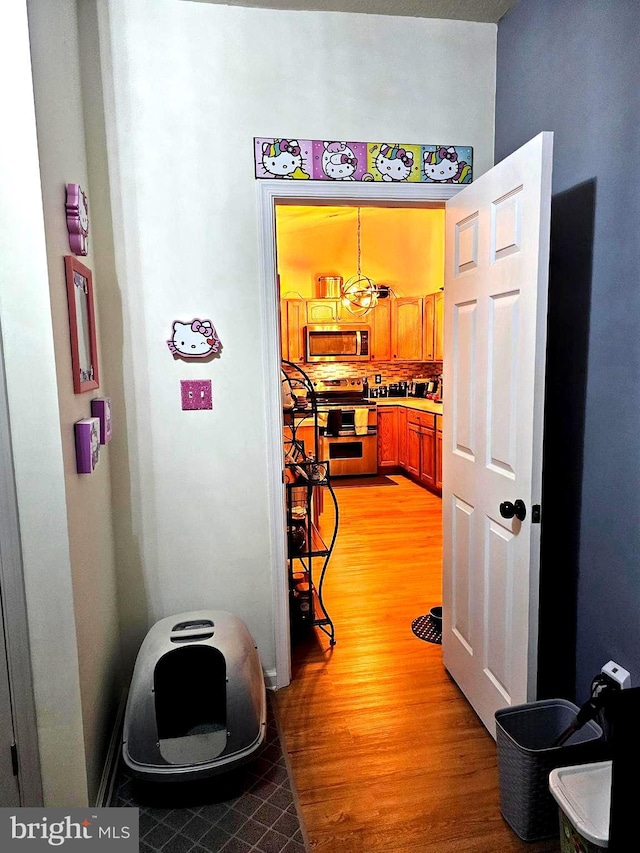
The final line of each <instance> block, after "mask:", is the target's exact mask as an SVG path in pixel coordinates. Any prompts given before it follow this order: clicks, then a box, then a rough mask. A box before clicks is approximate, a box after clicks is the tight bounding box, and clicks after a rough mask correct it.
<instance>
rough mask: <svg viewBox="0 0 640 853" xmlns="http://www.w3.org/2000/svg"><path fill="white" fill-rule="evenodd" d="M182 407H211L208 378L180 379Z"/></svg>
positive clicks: (186, 408)
mask: <svg viewBox="0 0 640 853" xmlns="http://www.w3.org/2000/svg"><path fill="white" fill-rule="evenodd" d="M180 391H181V394H182V408H183V409H184V410H188V409H213V396H212V393H211V380H210V379H181V380H180Z"/></svg>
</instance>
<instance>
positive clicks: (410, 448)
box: [406, 419, 420, 478]
mask: <svg viewBox="0 0 640 853" xmlns="http://www.w3.org/2000/svg"><path fill="white" fill-rule="evenodd" d="M406 467H407V471H408V472H409V473H410V474H413V476H414V477H417V478H419V477H420V424H419V423H417V421H410V420H409V419H407V466H406Z"/></svg>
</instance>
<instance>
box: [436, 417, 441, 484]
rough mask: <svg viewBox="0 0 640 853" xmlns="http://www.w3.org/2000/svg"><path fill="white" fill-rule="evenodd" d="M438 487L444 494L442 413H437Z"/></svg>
mask: <svg viewBox="0 0 640 853" xmlns="http://www.w3.org/2000/svg"><path fill="white" fill-rule="evenodd" d="M436 489H437V491H439V492H440V494H442V415H436Z"/></svg>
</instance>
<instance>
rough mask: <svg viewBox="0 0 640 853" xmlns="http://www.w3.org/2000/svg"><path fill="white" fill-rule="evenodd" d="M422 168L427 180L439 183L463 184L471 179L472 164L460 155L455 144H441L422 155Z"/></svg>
mask: <svg viewBox="0 0 640 853" xmlns="http://www.w3.org/2000/svg"><path fill="white" fill-rule="evenodd" d="M422 168H423V169H424V174H425V178H426V180H427V181H430V182H433V183H438V184H463V183H469V181H470V180H471V166H470V165H469V164H468V163H467V162H465V160H463V159H461V158H460V157H458V152H457V151H456V149H455V148H454V147H453V146H450V147H449V148H445V147H444V146H440V148H436V149H435V150H433V151H425V152H424V153H423V155H422Z"/></svg>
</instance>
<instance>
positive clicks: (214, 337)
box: [167, 317, 220, 358]
mask: <svg viewBox="0 0 640 853" xmlns="http://www.w3.org/2000/svg"><path fill="white" fill-rule="evenodd" d="M167 346H168V347H169V350H170V351H171V352H172V353H173V355H174V356H175V357H176V358H206V356H208V355H213V354H214V353H217V352H218V350H219V349H220V338H219V337H218V334H217V332H216V330H215V329H214V327H213V324H212V323H211V320H199V319H198V318H197V317H196V318H195V319H194V320H191V321H190V322H186V323H183V322H182V321H181V320H174V323H173V327H172V335H171V340H169V341H167Z"/></svg>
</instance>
